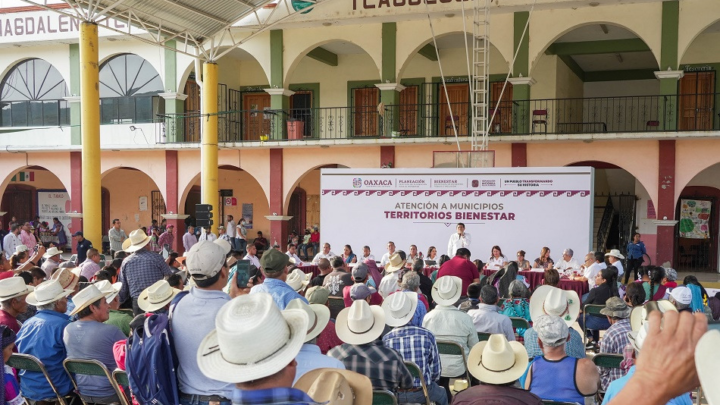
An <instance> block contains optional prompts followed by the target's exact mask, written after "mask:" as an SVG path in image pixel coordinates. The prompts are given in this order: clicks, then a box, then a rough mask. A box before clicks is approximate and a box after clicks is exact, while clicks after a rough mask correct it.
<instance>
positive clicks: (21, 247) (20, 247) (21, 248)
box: [15, 245, 28, 253]
mask: <svg viewBox="0 0 720 405" xmlns="http://www.w3.org/2000/svg"><path fill="white" fill-rule="evenodd" d="M27 251H28V247H27V246H25V245H17V246H15V253H22V252H27Z"/></svg>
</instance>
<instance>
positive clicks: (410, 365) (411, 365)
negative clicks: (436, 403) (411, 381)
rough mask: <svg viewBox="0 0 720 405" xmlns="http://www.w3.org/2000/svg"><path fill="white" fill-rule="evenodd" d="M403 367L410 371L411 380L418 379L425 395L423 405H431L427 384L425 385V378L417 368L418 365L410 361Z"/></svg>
mask: <svg viewBox="0 0 720 405" xmlns="http://www.w3.org/2000/svg"><path fill="white" fill-rule="evenodd" d="M405 366H406V367H407V368H408V370H410V374H412V376H413V378H419V379H420V385H421V386H422V391H423V394H424V395H425V405H432V404H431V403H430V392H429V391H428V387H427V384H425V377H423V374H422V371H420V367H418V365H417V364H415V363H413V362H412V361H406V362H405Z"/></svg>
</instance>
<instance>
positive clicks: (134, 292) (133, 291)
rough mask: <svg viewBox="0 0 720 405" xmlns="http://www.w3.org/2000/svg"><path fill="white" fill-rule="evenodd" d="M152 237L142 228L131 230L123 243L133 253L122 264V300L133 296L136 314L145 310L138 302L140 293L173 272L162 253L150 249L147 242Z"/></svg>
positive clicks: (124, 247)
mask: <svg viewBox="0 0 720 405" xmlns="http://www.w3.org/2000/svg"><path fill="white" fill-rule="evenodd" d="M151 239H152V237H151V236H148V235H146V234H145V232H143V230H142V229H136V230H134V231H132V232H130V237H129V238H128V239H127V240H125V242H124V243H123V250H124V251H125V252H127V253H133V254H132V255H130V256H129V257H127V258H126V259H125V260H123V263H122V266H120V278H119V280H118V281H120V282H121V283H122V289H121V290H120V302H125V300H127V299H128V298H132V305H133V313H134V314H135V315H138V314H140V313H142V312H143V311H142V310H141V309H140V307H139V306H138V303H137V301H138V297H139V296H140V293H142V292H143V290H145V289H146V288H148V287H150V286H151V285H153V284H154V283H155V282H157V281H158V280H162V279H164V278H165V276H171V275H172V274H173V271H172V269H171V268H170V266H168V264H167V263H166V262H165V260H164V259H163V257H162V256H161V255H159V254H156V253H153V252H151V251H150V250H148V248H147V244H148V243H150V240H151Z"/></svg>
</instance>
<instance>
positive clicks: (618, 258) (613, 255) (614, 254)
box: [605, 249, 625, 280]
mask: <svg viewBox="0 0 720 405" xmlns="http://www.w3.org/2000/svg"><path fill="white" fill-rule="evenodd" d="M605 257H607V259H608V262H610V265H611V266H615V267H617V270H618V280H620V276H622V275H623V274H624V273H625V269H624V268H623V265H622V260H623V259H624V258H625V256H623V255H622V253H620V250H618V249H612V250H610V253H605Z"/></svg>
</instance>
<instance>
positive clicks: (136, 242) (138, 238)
mask: <svg viewBox="0 0 720 405" xmlns="http://www.w3.org/2000/svg"><path fill="white" fill-rule="evenodd" d="M151 239H152V236H148V235H147V234H146V233H145V232H143V230H142V229H136V230H134V231H132V232H130V237H129V238H127V239H126V240H125V242H123V250H124V251H126V252H128V253H133V252H137V251H138V250H140V249H142V248H144V247H145V245H147V244H148V243H150V240H151ZM128 241H130V242H128ZM126 242H127V243H128V246H125V243H126Z"/></svg>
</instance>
